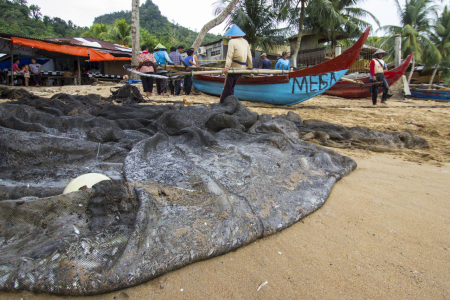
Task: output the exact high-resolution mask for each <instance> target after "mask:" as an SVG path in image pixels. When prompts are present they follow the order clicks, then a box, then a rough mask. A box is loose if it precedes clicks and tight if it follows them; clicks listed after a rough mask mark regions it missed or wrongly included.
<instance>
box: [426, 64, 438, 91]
mask: <svg viewBox="0 0 450 300" xmlns="http://www.w3.org/2000/svg"><path fill="white" fill-rule="evenodd" d="M438 69H439V64H437V65H436V68H434V71H433V74H432V75H431V78H430V86H429V87H428V89H429V90H430V89H431V85H432V84H433V80H434V76H436V72H437V70H438Z"/></svg>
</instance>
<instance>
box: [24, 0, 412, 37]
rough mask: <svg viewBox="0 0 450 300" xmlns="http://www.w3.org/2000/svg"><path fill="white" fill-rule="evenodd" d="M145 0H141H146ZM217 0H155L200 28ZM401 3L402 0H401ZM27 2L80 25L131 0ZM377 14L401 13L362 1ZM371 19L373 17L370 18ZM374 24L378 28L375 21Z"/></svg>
mask: <svg viewBox="0 0 450 300" xmlns="http://www.w3.org/2000/svg"><path fill="white" fill-rule="evenodd" d="M144 2H145V0H141V3H144ZM215 2H216V0H197V1H186V0H153V3H155V4H156V5H157V6H158V7H159V10H160V11H161V13H162V15H164V16H166V17H167V19H168V20H169V21H171V22H172V20H174V21H175V22H176V23H178V24H180V25H182V26H184V27H187V28H191V29H192V30H197V31H199V30H200V29H201V28H202V27H203V25H204V24H205V23H207V22H208V21H210V20H211V19H213V18H214V14H213V11H214V3H215ZM400 3H403V1H402V0H400ZM28 4H36V5H38V6H39V7H40V8H41V12H42V14H43V15H47V16H49V17H59V18H61V19H63V20H66V21H69V20H71V21H72V22H73V23H74V24H76V25H78V26H88V27H89V26H91V25H92V24H93V22H94V18H95V17H97V16H100V15H102V14H106V13H111V12H116V11H120V10H131V0H76V1H61V0H28ZM360 7H361V8H364V9H366V10H368V11H370V12H371V13H372V14H374V15H375V16H376V17H377V18H378V20H379V21H380V23H381V26H383V25H399V17H398V15H397V8H396V6H395V4H394V0H366V1H364V2H362V4H361V5H360ZM367 21H371V20H367ZM374 28H375V29H378V28H377V26H376V25H375V24H374ZM223 30H224V26H223V25H222V26H221V25H219V26H218V27H215V28H214V29H212V30H211V31H210V32H212V33H216V34H223Z"/></svg>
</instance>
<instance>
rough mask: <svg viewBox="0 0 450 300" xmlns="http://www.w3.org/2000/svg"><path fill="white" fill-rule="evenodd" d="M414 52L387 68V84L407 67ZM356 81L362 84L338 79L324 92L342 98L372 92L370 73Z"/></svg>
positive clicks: (357, 96)
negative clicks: (392, 66) (395, 65)
mask: <svg viewBox="0 0 450 300" xmlns="http://www.w3.org/2000/svg"><path fill="white" fill-rule="evenodd" d="M413 55H414V53H412V54H410V55H409V56H408V57H407V58H406V59H405V60H404V61H403V62H402V63H401V64H400V65H399V66H398V67H397V68H394V69H392V70H389V71H387V72H385V73H384V77H385V78H386V81H387V83H388V84H389V86H392V85H393V84H395V83H396V82H397V81H398V80H399V79H400V78H401V77H402V75H403V74H404V73H405V71H406V70H407V69H408V66H409V63H410V62H411V59H412V57H413ZM358 81H361V82H362V83H363V85H360V84H354V83H349V82H347V81H343V80H341V81H338V82H337V83H336V84H335V85H333V86H332V87H331V88H330V89H328V90H326V91H325V93H324V94H326V95H330V96H337V97H342V98H365V97H371V96H372V93H371V92H370V90H369V88H370V86H371V85H372V84H371V83H370V74H368V75H366V76H363V77H358Z"/></svg>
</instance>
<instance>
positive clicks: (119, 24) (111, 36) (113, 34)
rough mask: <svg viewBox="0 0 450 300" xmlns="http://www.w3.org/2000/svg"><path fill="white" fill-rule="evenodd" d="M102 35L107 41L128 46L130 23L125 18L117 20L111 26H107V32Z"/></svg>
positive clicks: (129, 42) (129, 43) (129, 44)
mask: <svg viewBox="0 0 450 300" xmlns="http://www.w3.org/2000/svg"><path fill="white" fill-rule="evenodd" d="M103 37H104V40H105V41H107V42H110V43H116V44H119V45H123V46H125V47H130V46H131V25H129V24H127V22H126V21H125V19H121V20H117V21H116V22H115V24H114V25H113V26H109V27H108V32H107V33H106V34H105V35H104V36H103Z"/></svg>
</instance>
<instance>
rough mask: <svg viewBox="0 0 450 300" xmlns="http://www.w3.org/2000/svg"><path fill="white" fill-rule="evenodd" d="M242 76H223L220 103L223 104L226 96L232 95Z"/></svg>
mask: <svg viewBox="0 0 450 300" xmlns="http://www.w3.org/2000/svg"><path fill="white" fill-rule="evenodd" d="M241 76H242V74H227V75H226V76H225V85H224V86H223V91H222V95H220V103H223V102H224V101H225V99H226V98H227V97H228V96H231V95H234V87H235V86H236V83H237V81H238V79H239V78H240V77H241Z"/></svg>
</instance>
